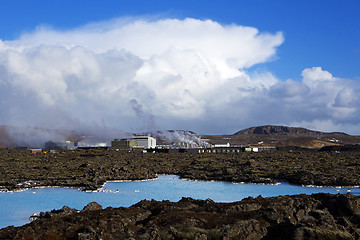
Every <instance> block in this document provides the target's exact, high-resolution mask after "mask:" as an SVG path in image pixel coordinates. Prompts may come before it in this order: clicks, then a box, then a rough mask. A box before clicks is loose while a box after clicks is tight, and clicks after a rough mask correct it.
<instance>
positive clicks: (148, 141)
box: [133, 136, 156, 149]
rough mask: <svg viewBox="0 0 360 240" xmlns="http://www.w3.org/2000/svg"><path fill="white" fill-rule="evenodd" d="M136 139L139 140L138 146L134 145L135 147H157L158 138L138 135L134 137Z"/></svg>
mask: <svg viewBox="0 0 360 240" xmlns="http://www.w3.org/2000/svg"><path fill="white" fill-rule="evenodd" d="M133 139H134V140H135V141H137V146H134V148H145V149H149V148H155V147H156V139H155V138H153V137H149V136H138V137H135V138H133Z"/></svg>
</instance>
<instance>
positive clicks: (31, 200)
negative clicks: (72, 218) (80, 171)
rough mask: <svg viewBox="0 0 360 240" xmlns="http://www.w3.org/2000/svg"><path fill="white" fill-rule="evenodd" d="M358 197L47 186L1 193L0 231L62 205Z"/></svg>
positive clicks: (270, 189)
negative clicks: (88, 190)
mask: <svg viewBox="0 0 360 240" xmlns="http://www.w3.org/2000/svg"><path fill="white" fill-rule="evenodd" d="M319 192H324V193H332V194H337V193H341V194H344V193H347V192H351V193H353V194H355V195H359V194H360V188H355V187H354V188H336V187H305V186H296V185H290V184H288V183H286V182H280V184H276V185H265V184H249V183H229V182H217V181H190V180H185V179H179V177H178V176H176V175H158V178H156V179H153V180H146V181H116V182H107V183H106V184H105V185H104V186H103V188H102V189H100V190H99V191H98V192H84V191H79V190H78V189H75V188H60V187H47V188H38V189H30V190H25V191H18V192H1V193H0V228H3V227H6V226H9V225H14V226H21V225H23V224H26V223H28V222H30V220H29V217H30V216H31V215H32V214H33V213H37V212H41V211H50V210H52V209H60V208H62V207H63V206H64V205H66V206H68V207H71V208H76V209H79V210H81V209H82V208H83V207H84V206H85V205H87V204H88V203H90V202H93V201H95V202H97V203H99V204H100V205H102V206H103V208H106V207H108V206H111V207H129V206H131V205H133V204H135V203H137V202H139V201H141V200H143V199H148V200H151V199H155V200H159V201H161V200H170V201H179V200H180V199H181V198H182V197H192V198H195V199H207V198H210V199H212V200H214V201H216V202H234V201H240V200H242V199H244V198H247V197H257V196H259V195H261V196H262V197H272V196H279V195H295V194H312V193H319Z"/></svg>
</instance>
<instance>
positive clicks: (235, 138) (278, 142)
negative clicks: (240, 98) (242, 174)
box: [201, 125, 360, 148]
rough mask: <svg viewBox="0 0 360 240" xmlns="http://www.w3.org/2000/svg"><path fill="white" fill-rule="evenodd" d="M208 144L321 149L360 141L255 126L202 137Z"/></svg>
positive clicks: (330, 134) (343, 135)
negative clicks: (234, 131) (230, 133)
mask: <svg viewBox="0 0 360 240" xmlns="http://www.w3.org/2000/svg"><path fill="white" fill-rule="evenodd" d="M201 137H202V138H204V139H208V141H209V143H211V144H214V143H224V142H227V143H230V144H231V145H245V146H246V145H250V146H274V147H289V146H290V147H301V148H322V147H324V146H341V145H345V144H358V143H360V139H359V137H357V136H351V135H348V134H346V133H341V132H320V131H313V130H309V129H306V128H298V127H288V126H273V125H265V126H256V127H251V128H247V129H243V130H240V131H238V132H236V133H234V134H232V135H203V136H201Z"/></svg>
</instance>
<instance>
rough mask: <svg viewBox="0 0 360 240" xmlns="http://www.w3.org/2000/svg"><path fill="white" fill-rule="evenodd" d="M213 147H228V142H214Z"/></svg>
mask: <svg viewBox="0 0 360 240" xmlns="http://www.w3.org/2000/svg"><path fill="white" fill-rule="evenodd" d="M214 147H215V148H218V147H220V148H224V147H230V143H215V144H214Z"/></svg>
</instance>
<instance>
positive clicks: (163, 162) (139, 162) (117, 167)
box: [0, 149, 360, 191]
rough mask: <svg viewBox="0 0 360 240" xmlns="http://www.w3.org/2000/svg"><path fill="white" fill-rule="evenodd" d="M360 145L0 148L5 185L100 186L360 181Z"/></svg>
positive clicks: (338, 183)
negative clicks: (165, 180)
mask: <svg viewBox="0 0 360 240" xmlns="http://www.w3.org/2000/svg"><path fill="white" fill-rule="evenodd" d="M359 159H360V151H341V152H340V151H316V150H307V151H305V150H299V151H292V152H283V151H277V152H273V153H265V152H264V153H222V154H181V153H180V154H167V153H158V154H151V153H147V154H143V153H136V152H117V151H114V150H111V149H108V150H96V149H88V150H77V151H68V152H62V153H55V154H52V153H46V154H44V153H36V154H29V153H28V152H27V151H23V150H15V149H5V150H0V188H1V189H2V190H3V191H12V190H19V189H27V188H33V187H40V186H60V187H75V188H80V189H83V190H92V191H94V190H96V189H98V188H101V186H102V185H103V184H104V183H105V182H106V181H113V180H145V179H151V178H155V177H156V174H176V175H179V176H180V177H181V178H186V179H191V180H206V181H207V180H217V181H229V182H246V183H276V179H279V180H284V181H287V182H289V183H290V184H297V185H314V186H358V185H360V163H359Z"/></svg>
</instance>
